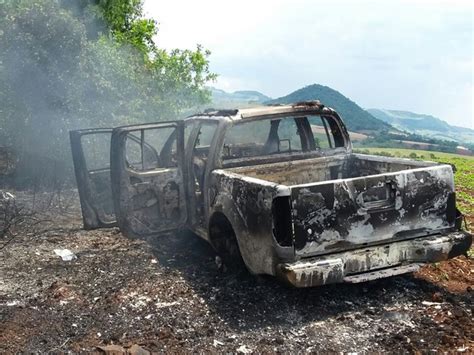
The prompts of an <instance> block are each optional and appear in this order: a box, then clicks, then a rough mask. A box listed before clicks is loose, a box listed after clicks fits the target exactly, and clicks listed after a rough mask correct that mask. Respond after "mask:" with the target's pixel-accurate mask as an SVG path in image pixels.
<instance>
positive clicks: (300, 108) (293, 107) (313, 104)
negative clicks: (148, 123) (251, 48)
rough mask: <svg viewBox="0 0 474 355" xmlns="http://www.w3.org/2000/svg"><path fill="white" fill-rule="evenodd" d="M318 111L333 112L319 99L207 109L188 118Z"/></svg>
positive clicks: (239, 117)
mask: <svg viewBox="0 0 474 355" xmlns="http://www.w3.org/2000/svg"><path fill="white" fill-rule="evenodd" d="M315 111H316V112H320V113H326V114H330V113H332V112H334V110H333V109H331V108H329V107H326V106H324V105H323V104H322V103H321V102H320V101H319V100H315V101H303V102H297V103H293V104H287V105H267V106H258V107H252V108H242V109H230V110H214V109H208V110H206V111H204V112H203V113H198V114H195V115H192V116H190V117H188V118H194V117H202V116H207V117H216V118H217V117H222V116H226V117H230V118H231V119H233V120H239V119H247V118H253V117H258V116H263V115H278V114H285V113H289V114H290V113H304V112H311V113H314V112H315Z"/></svg>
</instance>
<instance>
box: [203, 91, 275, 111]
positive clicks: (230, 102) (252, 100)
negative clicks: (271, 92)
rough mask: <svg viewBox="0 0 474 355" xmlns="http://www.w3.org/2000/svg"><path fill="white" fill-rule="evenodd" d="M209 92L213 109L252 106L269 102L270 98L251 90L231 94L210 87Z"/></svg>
mask: <svg viewBox="0 0 474 355" xmlns="http://www.w3.org/2000/svg"><path fill="white" fill-rule="evenodd" d="M209 90H210V91H211V94H212V105H213V107H214V108H222V107H226V108H233V107H246V106H252V105H253V106H254V105H258V104H263V103H264V102H265V101H268V100H271V97H268V96H266V95H264V94H262V93H261V92H258V91H252V90H242V91H235V92H233V93H229V92H226V91H224V90H220V89H216V88H213V87H210V88H209Z"/></svg>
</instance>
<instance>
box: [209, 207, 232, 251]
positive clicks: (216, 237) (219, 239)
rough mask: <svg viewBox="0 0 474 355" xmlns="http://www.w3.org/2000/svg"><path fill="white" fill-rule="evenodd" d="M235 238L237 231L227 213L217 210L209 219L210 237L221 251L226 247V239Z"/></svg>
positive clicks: (212, 242) (217, 249) (215, 247)
mask: <svg viewBox="0 0 474 355" xmlns="http://www.w3.org/2000/svg"><path fill="white" fill-rule="evenodd" d="M227 238H235V231H234V228H232V224H231V223H230V221H229V219H228V218H227V217H226V216H225V214H223V213H221V212H216V213H214V214H213V215H212V217H211V219H210V221H209V239H210V242H211V244H212V246H213V247H214V249H216V251H217V252H218V253H219V252H221V251H223V250H222V248H223V247H224V245H225V244H224V239H227Z"/></svg>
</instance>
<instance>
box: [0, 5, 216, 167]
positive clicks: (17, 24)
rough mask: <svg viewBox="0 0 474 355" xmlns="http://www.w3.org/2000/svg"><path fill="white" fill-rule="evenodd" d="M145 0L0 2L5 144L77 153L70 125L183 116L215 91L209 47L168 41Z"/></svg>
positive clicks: (1, 134) (66, 157)
mask: <svg viewBox="0 0 474 355" xmlns="http://www.w3.org/2000/svg"><path fill="white" fill-rule="evenodd" d="M156 34H157V24H156V22H155V21H154V20H153V19H147V18H144V17H143V11H142V1H141V0H77V1H71V0H4V1H2V2H1V3H0V43H2V51H1V52H0V99H1V102H2V107H0V146H1V145H11V146H13V147H15V148H16V150H17V151H20V152H22V153H24V152H27V153H31V152H34V154H35V155H41V156H47V157H49V158H54V159H55V160H59V161H63V162H68V161H70V154H69V145H68V136H67V131H68V130H70V129H77V128H87V127H105V126H109V127H110V126H116V125H120V124H128V123H134V122H153V121H159V120H164V119H166V120H168V119H173V118H176V117H179V116H180V115H181V114H182V113H183V112H187V111H189V110H190V108H192V107H194V106H197V105H203V104H205V103H207V102H209V100H210V93H209V92H208V91H207V90H206V88H205V84H206V83H208V82H209V81H212V80H213V79H214V78H215V74H213V73H211V72H210V70H209V59H208V58H209V54H210V53H209V51H207V50H205V49H203V48H202V47H201V46H199V45H197V47H196V49H195V50H187V49H185V50H180V49H175V50H171V51H166V50H164V49H160V48H159V47H158V46H157V45H156V43H155V42H154V38H155V36H156Z"/></svg>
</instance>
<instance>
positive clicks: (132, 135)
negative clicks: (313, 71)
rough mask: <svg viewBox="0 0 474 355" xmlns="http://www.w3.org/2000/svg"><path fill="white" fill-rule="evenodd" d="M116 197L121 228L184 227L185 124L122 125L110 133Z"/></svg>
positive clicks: (147, 231) (132, 232)
mask: <svg viewBox="0 0 474 355" xmlns="http://www.w3.org/2000/svg"><path fill="white" fill-rule="evenodd" d="M110 162H111V178H112V197H113V201H114V207H115V213H116V216H117V222H118V225H119V227H120V230H121V231H122V232H123V233H124V234H126V235H129V236H146V235H151V234H156V233H160V232H166V231H172V230H176V229H179V228H181V227H184V225H185V223H186V219H187V211H186V193H185V190H184V186H185V184H184V181H185V180H184V174H185V171H184V125H183V122H181V121H173V122H163V123H156V124H144V125H134V126H126V127H118V128H115V129H114V130H113V133H112V139H111V153H110Z"/></svg>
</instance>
